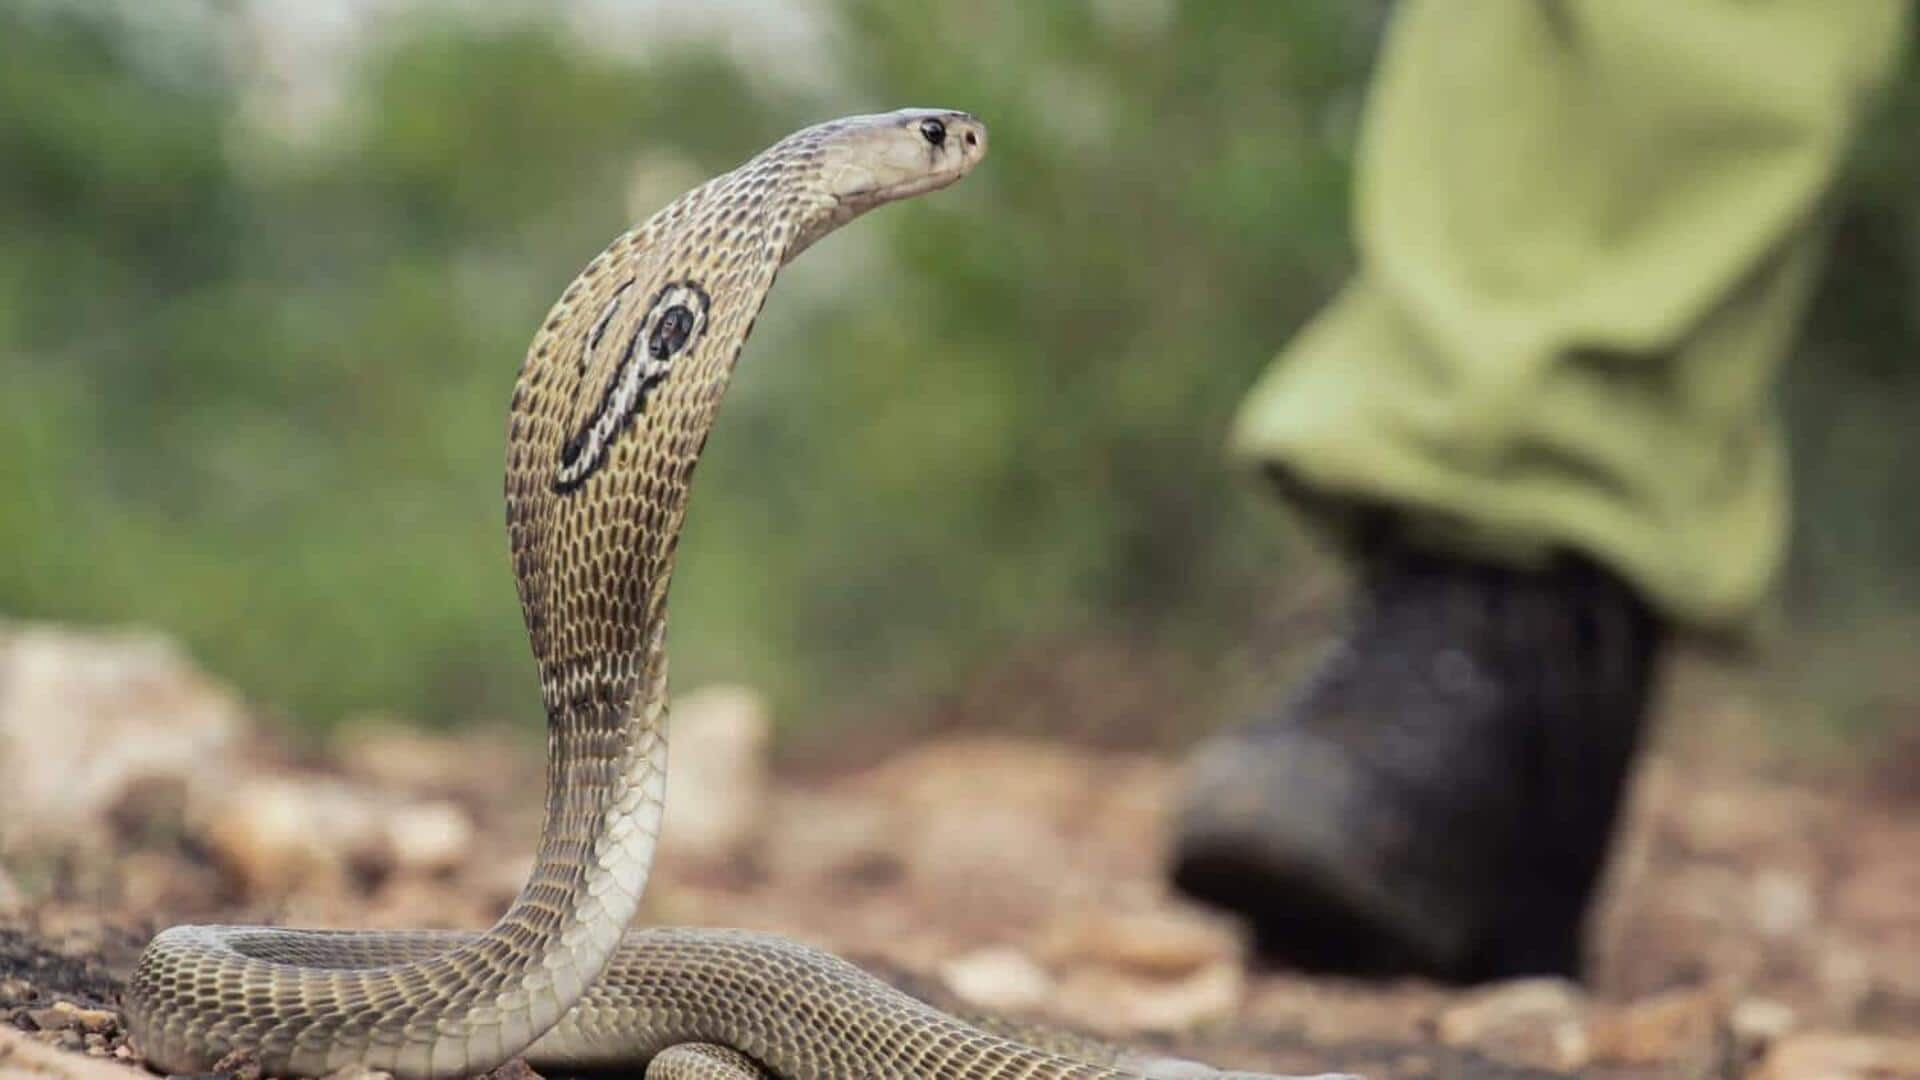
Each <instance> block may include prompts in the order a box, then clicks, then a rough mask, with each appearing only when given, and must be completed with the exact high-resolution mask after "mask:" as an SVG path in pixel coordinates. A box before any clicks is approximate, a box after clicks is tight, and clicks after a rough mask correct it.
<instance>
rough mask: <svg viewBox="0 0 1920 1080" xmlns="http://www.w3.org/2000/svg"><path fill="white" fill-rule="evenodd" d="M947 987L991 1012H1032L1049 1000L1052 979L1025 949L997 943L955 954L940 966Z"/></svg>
mask: <svg viewBox="0 0 1920 1080" xmlns="http://www.w3.org/2000/svg"><path fill="white" fill-rule="evenodd" d="M940 978H941V981H943V982H945V983H946V986H947V989H948V990H951V991H953V993H954V995H955V996H957V997H958V998H960V1000H962V1001H964V1002H966V1003H967V1004H969V1005H973V1006H977V1007H979V1008H982V1009H987V1010H989V1011H991V1012H1007V1013H1018V1012H1029V1011H1032V1010H1034V1009H1037V1008H1039V1007H1040V1006H1041V1005H1043V1004H1045V1003H1046V1000H1047V998H1048V996H1049V995H1050V994H1051V993H1052V991H1053V979H1052V977H1051V976H1049V975H1048V974H1047V972H1046V970H1045V969H1043V968H1042V967H1041V966H1040V965H1039V964H1037V963H1035V962H1034V960H1033V958H1032V957H1030V956H1028V955H1027V954H1026V953H1025V952H1022V951H1021V950H1019V949H1016V948H1014V947H1012V946H1010V945H998V946H992V947H989V948H984V949H976V950H974V951H973V952H970V953H966V954H964V955H961V956H957V957H954V958H953V959H952V960H949V961H948V962H947V963H945V964H943V965H941V968H940Z"/></svg>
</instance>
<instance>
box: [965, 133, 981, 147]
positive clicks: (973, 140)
mask: <svg viewBox="0 0 1920 1080" xmlns="http://www.w3.org/2000/svg"><path fill="white" fill-rule="evenodd" d="M967 145H968V146H979V145H980V136H978V135H975V134H974V133H973V132H971V131H969V132H967Z"/></svg>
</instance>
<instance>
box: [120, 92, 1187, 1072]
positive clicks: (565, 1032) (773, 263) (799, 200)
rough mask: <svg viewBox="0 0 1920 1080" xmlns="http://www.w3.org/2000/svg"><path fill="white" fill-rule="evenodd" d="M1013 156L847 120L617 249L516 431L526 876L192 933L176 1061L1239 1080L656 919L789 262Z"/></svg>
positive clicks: (556, 339)
mask: <svg viewBox="0 0 1920 1080" xmlns="http://www.w3.org/2000/svg"><path fill="white" fill-rule="evenodd" d="M986 150H987V135H986V129H985V127H984V126H983V125H981V123H980V122H979V121H977V120H975V119H974V118H973V117H971V116H969V115H967V114H965V113H960V112H951V111H945V110H932V109H905V110H900V111H897V112H892V113H885V114H880V115H874V116H858V117H850V118H846V119H842V120H835V121H831V122H828V123H825V124H820V125H817V126H814V127H810V128H806V129H804V130H802V131H799V132H796V133H794V134H792V135H790V136H788V137H787V138H785V139H782V140H781V141H779V142H778V143H776V144H774V145H773V146H772V147H770V148H768V149H767V150H765V151H764V152H762V153H761V154H759V155H758V156H756V157H754V158H753V159H752V160H750V161H748V162H747V163H745V164H744V165H741V166H740V167H739V168H737V169H735V170H733V171H732V172H729V173H726V174H724V175H722V176H719V177H717V178H715V179H713V180H710V181H708V182H707V183H705V184H703V185H701V186H699V187H697V188H695V189H694V190H692V191H690V192H688V193H686V194H685V195H683V196H681V197H680V198H679V199H678V200H676V201H675V202H673V203H672V204H671V205H669V206H667V207H666V208H665V209H663V210H661V211H659V212H658V213H656V214H654V215H653V216H652V217H651V218H650V219H648V220H647V221H646V223H645V224H643V225H641V226H639V227H638V228H635V229H633V230H631V231H629V232H627V233H625V234H624V235H622V236H621V237H620V238H618V239H617V240H615V241H614V242H613V243H612V245H610V246H609V247H608V248H607V249H606V250H605V251H603V252H601V253H600V254H599V255H598V256H597V257H595V258H594V259H593V260H592V261H591V262H589V263H588V264H587V266H586V268H585V269H584V270H583V271H581V273H580V275H579V276H578V277H577V278H575V279H574V281H573V283H572V284H570V285H569V286H568V287H567V289H566V291H565V293H564V294H562V296H561V297H560V300H559V302H558V303H556V304H555V305H554V307H553V309H552V311H551V313H550V314H549V315H548V317H547V320H546V322H545V323H544V324H543V325H542V327H541V329H540V331H539V333H538V334H537V335H536V337H535V338H534V341H533V344H532V346H531V347H530V348H529V350H528V353H527V356H526V360H525V362H524V364H523V365H522V366H521V369H520V374H519V378H518V380H517V382H516V385H515V386H514V390H513V399H512V406H511V410H510V414H509V421H508V431H507V469H506V503H507V531H508V534H509V537H510V541H511V549H512V559H513V572H514V576H515V580H516V582H517V584H518V588H519V595H520V603H521V608H522V611H523V613H524V615H525V619H526V626H527V634H528V637H529V640H530V642H531V644H532V647H533V653H534V657H535V660H536V661H537V665H538V669H539V676H540V688H541V696H542V703H543V705H544V706H545V709H546V713H547V777H546V785H547V792H546V808H545V816H544V820H543V824H542V828H541V835H540V845H539V852H538V857H537V859H536V862H535V866H534V868H533V871H532V873H531V876H530V879H529V880H528V882H527V884H526V887H525V888H524V889H523V890H522V891H521V893H520V895H519V896H518V898H517V899H515V901H514V902H513V904H512V905H511V906H510V907H509V909H508V911H507V912H506V914H505V915H504V916H503V917H502V918H501V919H500V921H499V922H498V923H496V924H495V925H494V926H493V928H492V929H490V930H488V931H486V932H485V933H479V934H472V933H455V932H438V931H432V932H429V931H403V932H392V933H359V932H344V931H339V932H336V931H305V930H282V929H266V928H255V927H234V926H181V927H174V928H172V929H169V930H166V931H164V932H163V933H161V934H160V935H159V936H157V937H156V938H155V939H154V940H153V942H152V944H150V945H149V946H148V947H147V949H146V951H145V953H143V954H142V956H141V959H140V962H139V964H138V966H137V968H136V970H135V972H134V975H133V979H132V982H131V985H130V988H129V995H128V1020H129V1026H130V1027H131V1029H132V1031H133V1034H134V1038H135V1040H136V1043H137V1045H138V1046H139V1048H140V1049H141V1052H142V1053H143V1054H144V1055H145V1057H146V1059H147V1061H148V1063H149V1064H150V1065H151V1066H153V1067H155V1068H158V1069H161V1070H165V1071H168V1072H205V1071H207V1070H209V1069H210V1068H212V1067H214V1066H215V1064H216V1063H217V1062H220V1061H221V1060H222V1059H229V1060H232V1059H231V1058H230V1057H229V1056H230V1055H236V1054H237V1055H239V1057H240V1058H241V1059H244V1060H248V1061H250V1062H252V1063H253V1064H256V1065H257V1066H258V1067H259V1068H260V1069H261V1070H262V1071H263V1072H264V1073H265V1074H267V1075H304V1076H316V1075H324V1074H326V1073H328V1072H331V1071H334V1070H337V1069H341V1068H344V1067H348V1066H364V1067H368V1068H373V1069H379V1070H384V1071H387V1072H391V1073H393V1074H395V1075H396V1076H399V1077H403V1078H429V1077H455V1076H466V1075H471V1074H474V1073H479V1072H484V1071H486V1070H489V1069H492V1068H494V1067H495V1066H498V1065H500V1064H502V1063H504V1062H506V1061H508V1060H510V1059H511V1058H513V1057H515V1056H524V1057H525V1058H526V1059H527V1060H529V1061H530V1062H532V1063H534V1064H535V1065H537V1066H541V1067H550V1068H560V1069H581V1068H617V1069H621V1070H624V1071H639V1070H641V1069H643V1068H644V1069H645V1075H646V1076H648V1077H650V1078H653V1080H694V1078H714V1080H760V1078H765V1077H785V1078H796V1080H797V1078H802V1077H928V1078H937V1080H962V1078H967V1080H975V1078H978V1080H987V1078H1013V1077H1023V1078H1029V1080H1098V1078H1106V1077H1122V1076H1128V1075H1156V1076H1166V1077H1174V1076H1218V1075H1224V1074H1217V1073H1214V1072H1213V1070H1211V1069H1207V1068H1205V1067H1204V1066H1199V1065H1196V1064H1194V1063H1191V1062H1184V1061H1178V1060H1175V1059H1166V1058H1155V1057H1151V1056H1149V1055H1134V1054H1130V1053H1128V1052H1127V1051H1124V1050H1118V1049H1114V1050H1111V1051H1109V1050H1107V1049H1105V1048H1102V1047H1099V1046H1097V1045H1094V1046H1092V1047H1091V1048H1090V1049H1089V1044H1087V1043H1086V1042H1085V1041H1080V1042H1073V1043H1069V1042H1067V1041H1066V1040H1065V1039H1064V1038H1063V1039H1062V1040H1061V1041H1059V1042H1058V1043H1057V1045H1059V1046H1061V1047H1070V1049H1069V1050H1068V1052H1078V1053H1080V1054H1081V1055H1083V1057H1087V1058H1093V1059H1095V1060H1082V1059H1081V1058H1076V1057H1070V1056H1067V1054H1066V1053H1055V1052H1052V1051H1049V1050H1043V1049H1040V1048H1038V1047H1036V1046H1033V1045H1029V1044H1028V1043H1023V1042H1019V1041H1015V1040H1014V1039H1011V1038H1008V1037H1005V1036H1004V1035H1001V1034H993V1033H990V1032H989V1031H988V1030H986V1027H985V1026H982V1025H979V1024H975V1023H970V1022H967V1021H965V1020H962V1019H960V1018H958V1017H956V1016H953V1015H950V1014H947V1013H944V1012H941V1011H939V1010H936V1009H934V1008H933V1007H931V1006H929V1005H926V1004H923V1003H922V1002H920V1001H919V1000H917V999H915V998H912V997H909V996H907V995H905V994H903V993H900V992H898V991H896V990H894V989H892V988H891V987H889V986H887V985H886V984H884V983H882V982H880V981H879V980H877V979H874V978H872V977H871V976H869V975H867V974H865V973H863V972H861V971H860V970H859V969H857V968H855V967H853V966H852V965H849V964H847V963H845V962H843V961H841V960H838V959H836V958H834V957H832V956H830V955H827V954H825V953H821V952H818V951H816V950H813V949H810V948H806V947H803V946H800V945H797V944H794V943H792V942H788V941H785V940H783V939H780V938H776V937H770V936H766V935H760V934H750V933H744V932H738V931H725V930H690V929H648V930H635V931H629V930H628V928H627V927H628V923H629V922H630V921H631V920H632V919H633V917H634V915H635V913H636V911H637V910H638V907H639V903H640V895H641V891H642V889H643V887H644V886H645V884H646V879H647V873H648V869H649V866H650V864H651V862H652V858H653V851H654V839H655V837H656V835H657V834H658V832H659V827H660V818H661V804H662V794H663V791H664V785H665V779H666V766H667V693H666V683H667V659H666V652H665V647H664V636H665V632H666V619H667V586H668V581H669V579H670V577H671V575H672V572H673V565H674V552H675V545H676V544H677V542H678V539H679V534H680V525H681V521H682V519H683V517H684V515H685V512H686V503H687V493H688V486H689V483H690V481H691V480H692V476H693V470H694V466H695V464H696V463H697V462H698V461H699V459H700V453H701V450H702V448H703V447H704V445H705V442H706V438H707V432H708V429H709V427H710V425H711V424H712V422H713V419H714V414H715V410H716V408H717V407H718V405H719V403H720V398H721V394H722V392H723V391H724V390H725V389H726V386H727V382H728V379H729V377H730V375H731V374H732V371H733V367H734V363H735V361H736V359H737V358H738V357H739V354H740V350H741V347H742V345H743V344H744V343H745V341H746V339H747V335H748V333H749V332H750V331H751V330H752V328H753V323H754V319H755V317H756V316H757V315H758V313H759V311H760V307H761V304H762V302H763V301H764V300H765V298H766V295H767V291H768V289H769V288H770V287H771V286H772V284H773V281H774V278H775V276H776V275H777V274H778V272H779V270H780V268H781V267H782V266H783V265H784V264H786V263H787V262H788V261H789V260H791V259H792V258H793V257H794V256H796V255H798V254H799V253H800V252H801V251H802V250H804V249H805V248H807V247H808V246H809V245H811V244H812V243H813V242H815V241H816V240H818V239H820V238H821V237H822V236H824V235H826V234H827V233H828V232H830V231H832V230H833V229H835V228H838V227H839V226H840V225H843V224H845V223H846V222H848V221H850V220H852V219H853V218H855V217H857V216H858V215H860V214H862V213H864V212H866V211H867V210H870V209H873V208H874V207H876V206H880V205H882V204H885V203H889V202H893V201H896V200H900V199H905V198H909V197H911V196H914V195H919V194H923V193H926V192H930V191H935V190H938V189H940V188H944V187H946V186H947V185H949V184H952V183H953V182H954V181H956V180H958V179H960V178H961V177H962V176H964V175H966V174H967V173H968V172H969V171H970V170H971V169H972V168H973V167H974V166H975V165H976V164H978V163H979V162H980V160H981V158H982V157H983V156H984V155H985V154H986ZM988 1026H991V1025H988ZM1036 1041H1047V1040H1045V1039H1044V1038H1042V1039H1039V1040H1036Z"/></svg>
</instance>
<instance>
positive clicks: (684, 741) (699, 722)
mask: <svg viewBox="0 0 1920 1080" xmlns="http://www.w3.org/2000/svg"><path fill="white" fill-rule="evenodd" d="M672 725H673V726H672V729H671V735H670V736H669V738H670V740H671V745H672V759H673V767H672V768H671V769H669V770H668V771H667V812H666V821H665V823H664V825H663V826H662V834H661V844H662V849H663V851H665V852H667V853H669V854H670V855H672V856H683V857H686V858H689V859H693V860H696V861H704V862H725V861H728V860H731V859H734V858H737V857H738V856H740V855H742V854H744V853H746V852H747V851H749V850H750V849H751V848H752V847H753V846H754V845H755V844H756V842H757V841H758V840H759V839H760V836H761V833H762V832H763V830H764V829H765V826H766V805H767V786H768V779H767V754H768V748H769V746H770V744H771V742H772V737H773V729H772V722H771V720H770V719H769V717H768V711H767V704H766V700H765V699H764V698H762V697H761V696H760V694H759V693H758V692H756V691H754V690H750V689H748V688H746V687H739V686H713V687H707V688H705V689H702V690H699V691H696V692H694V693H691V694H688V695H687V696H685V697H683V698H681V699H679V700H678V701H676V702H675V703H674V706H673V721H672Z"/></svg>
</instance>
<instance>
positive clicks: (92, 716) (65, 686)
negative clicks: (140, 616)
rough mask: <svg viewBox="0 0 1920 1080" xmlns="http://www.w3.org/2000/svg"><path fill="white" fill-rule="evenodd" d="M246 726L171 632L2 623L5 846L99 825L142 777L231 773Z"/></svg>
mask: <svg viewBox="0 0 1920 1080" xmlns="http://www.w3.org/2000/svg"><path fill="white" fill-rule="evenodd" d="M244 727H245V714H244V712H243V710H242V709H241V706H240V702H239V699H238V698H237V697H236V696H235V695H234V694H233V693H232V692H231V691H230V690H228V689H227V688H226V687H224V686H222V685H220V684H219V683H217V682H215V681H214V680H213V679H211V678H209V677H208V676H206V675H205V674H203V673H201V672H200V671H199V670H198V669H197V668H195V667H194V666H193V664H192V663H191V662H190V661H189V660H188V659H187V657H186V656H185V654H184V653H183V652H182V651H181V650H180V649H179V647H178V646H176V645H175V644H174V643H173V642H171V641H170V640H168V639H167V638H164V637H161V636H159V635H156V634H148V633H140V632H132V631H119V632H114V631H79V630H69V629H62V628H55V627H49V626H38V625H32V624H14V625H9V626H5V627H0V791H5V792H6V793H7V811H8V812H7V814H6V815H5V817H4V818H0V845H9V844H10V843H15V844H17V843H22V842H24V840H25V839H26V838H29V837H30V838H31V839H32V840H33V841H34V842H35V843H36V844H47V843H52V842H57V841H59V840H61V839H62V838H70V837H75V836H80V835H85V834H88V833H95V832H98V831H100V830H101V829H102V828H103V827H104V826H105V824H106V818H107V815H108V814H109V813H110V812H111V811H112V810H113V809H114V807H115V806H116V805H117V804H119V803H120V802H121V800H123V799H125V798H126V797H127V796H128V795H129V793H130V792H131V791H132V790H133V789H134V788H135V787H136V786H137V785H140V784H142V783H148V782H157V783H161V784H168V785H177V786H179V787H183V788H188V789H195V788H200V787H204V786H207V785H211V784H216V783H225V782H226V781H227V780H228V778H230V777H231V776H232V774H233V769H232V766H233V756H234V753H235V750H236V747H237V746H238V743H239V740H240V736H241V734H242V733H243V730H244Z"/></svg>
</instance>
